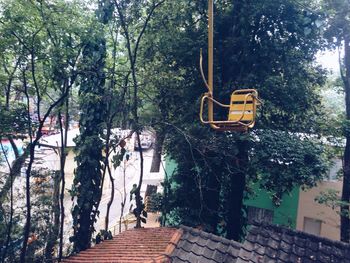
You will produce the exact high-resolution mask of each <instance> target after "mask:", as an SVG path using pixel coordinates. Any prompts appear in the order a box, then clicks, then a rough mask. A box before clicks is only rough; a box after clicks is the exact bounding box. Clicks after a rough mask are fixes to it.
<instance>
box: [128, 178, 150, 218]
mask: <svg viewBox="0 0 350 263" xmlns="http://www.w3.org/2000/svg"><path fill="white" fill-rule="evenodd" d="M133 196H135V201H136V207H135V208H134V209H133V210H132V212H133V214H134V216H135V217H136V218H138V217H139V218H140V220H141V222H142V223H144V224H146V220H147V211H146V210H145V204H144V203H143V198H142V196H141V195H140V189H139V188H138V187H137V185H136V184H133V186H132V189H131V190H130V201H131V200H132V199H133Z"/></svg>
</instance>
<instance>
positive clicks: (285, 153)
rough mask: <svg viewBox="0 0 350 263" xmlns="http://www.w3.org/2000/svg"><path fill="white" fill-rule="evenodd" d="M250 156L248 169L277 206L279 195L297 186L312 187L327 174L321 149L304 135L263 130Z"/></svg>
mask: <svg viewBox="0 0 350 263" xmlns="http://www.w3.org/2000/svg"><path fill="white" fill-rule="evenodd" d="M256 136H257V139H256V141H255V143H254V148H253V149H252V152H251V165H253V166H254V167H255V169H256V171H257V176H256V178H251V179H253V180H256V181H258V182H259V183H260V184H261V185H262V187H264V188H265V189H266V190H268V191H270V192H271V193H272V194H273V196H274V200H275V201H276V202H277V203H280V201H281V200H280V198H281V197H282V194H283V193H286V192H289V191H290V190H291V189H293V188H294V187H299V186H300V185H302V186H304V187H313V186H315V185H316V183H317V182H318V181H319V180H320V179H322V178H323V175H325V174H326V172H327V171H328V166H327V162H325V160H327V156H326V152H325V149H324V147H322V146H321V145H320V142H319V141H317V139H312V138H308V137H307V136H306V134H300V135H298V134H292V133H288V132H281V131H273V130H266V129H265V130H263V131H257V132H256Z"/></svg>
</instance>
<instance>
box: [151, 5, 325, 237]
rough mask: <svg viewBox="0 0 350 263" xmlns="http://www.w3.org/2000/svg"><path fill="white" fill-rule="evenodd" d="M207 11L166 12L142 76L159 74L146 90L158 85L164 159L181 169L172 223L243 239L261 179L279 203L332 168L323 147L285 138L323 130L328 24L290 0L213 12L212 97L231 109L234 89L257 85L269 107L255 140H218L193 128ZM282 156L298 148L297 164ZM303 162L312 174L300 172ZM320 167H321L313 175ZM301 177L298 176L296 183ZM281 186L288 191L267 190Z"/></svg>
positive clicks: (221, 136)
mask: <svg viewBox="0 0 350 263" xmlns="http://www.w3.org/2000/svg"><path fill="white" fill-rule="evenodd" d="M206 4H207V3H206V1H199V2H196V3H193V4H191V5H188V3H187V2H185V1H184V2H182V1H176V3H173V2H172V3H167V4H165V5H164V6H163V8H162V9H161V11H160V12H159V14H158V16H157V17H156V18H155V22H154V24H152V27H151V29H150V32H151V33H150V35H149V39H152V42H151V40H150V42H148V43H149V44H148V45H147V46H146V48H145V52H144V56H145V57H146V59H147V60H146V61H147V62H148V63H147V65H146V67H145V68H146V69H150V72H146V73H145V75H146V74H147V75H149V76H155V75H157V76H160V77H159V78H155V79H156V80H155V81H154V82H153V81H152V82H151V83H150V85H154V84H157V85H156V86H155V87H156V89H157V90H158V91H159V94H162V98H158V103H159V104H161V105H166V107H165V109H162V110H163V111H166V116H167V117H168V119H167V121H166V123H163V127H164V129H166V130H167V134H168V139H167V142H166V152H167V154H168V155H170V156H171V158H172V159H174V160H175V161H176V163H177V165H178V167H177V170H176V172H175V175H174V176H173V178H171V192H170V200H169V207H168V209H167V210H168V211H169V215H168V220H169V221H168V222H170V221H171V222H177V223H179V222H180V223H181V222H182V223H184V224H190V225H201V226H202V227H204V228H205V229H207V230H209V231H212V232H215V233H219V234H222V235H224V236H226V237H228V238H233V239H236V240H238V239H239V237H240V235H241V233H242V226H243V224H244V222H243V220H242V218H243V212H242V209H243V204H242V200H243V198H244V196H245V195H246V192H245V189H246V186H247V184H248V182H250V181H251V180H256V179H257V178H259V179H261V180H262V187H265V188H267V189H269V190H270V191H272V193H273V194H274V196H276V199H275V201H276V202H277V203H278V200H279V197H280V194H281V193H283V192H289V191H291V190H292V188H293V187H295V186H297V185H303V184H305V185H307V186H312V185H314V183H315V180H317V179H319V178H320V177H321V176H322V174H323V173H324V172H325V170H326V169H325V166H324V165H323V158H322V157H323V156H322V155H321V154H320V153H321V152H322V148H320V147H319V146H317V145H316V144H315V142H313V141H312V139H302V138H301V137H299V136H296V135H290V133H289V132H292V133H304V134H314V133H318V132H319V128H318V126H317V122H316V120H317V119H318V116H319V115H320V114H319V113H318V108H319V107H318V106H319V97H318V89H319V87H320V86H321V85H322V84H323V82H324V79H325V78H324V72H323V71H322V70H321V69H320V68H319V67H316V66H314V65H313V64H312V63H313V59H314V57H315V54H316V52H317V51H318V50H319V49H320V48H322V47H323V45H324V42H323V40H322V38H321V37H320V33H321V30H320V26H321V24H320V23H321V21H322V16H321V15H319V14H316V13H309V12H306V11H305V10H302V9H301V8H300V6H299V5H297V4H296V3H295V2H293V1H287V2H286V1H268V0H266V1H233V2H226V1H225V2H220V3H217V4H216V6H215V21H216V24H215V29H216V31H215V38H214V39H215V44H214V46H215V47H216V49H215V55H214V57H215V58H217V61H214V62H215V63H214V65H215V68H214V72H216V74H214V75H215V76H216V78H215V79H214V83H215V85H214V86H215V93H214V96H215V97H216V99H218V100H219V101H222V102H224V103H225V102H227V101H228V98H229V95H230V93H231V92H232V89H238V88H249V87H254V88H257V89H258V91H259V93H260V95H261V97H262V98H263V100H264V105H263V107H262V108H261V109H260V114H259V118H258V125H257V130H256V131H255V132H252V133H250V134H235V133H218V132H215V131H212V130H209V129H208V128H206V127H203V126H202V125H200V124H199V121H198V122H197V121H196V120H197V119H198V108H199V105H198V103H199V97H200V95H201V93H202V92H204V88H201V87H203V84H202V80H201V79H200V73H199V71H198V53H199V48H200V47H205V46H206V34H207V33H206V27H207V21H206ZM170 10H171V11H170ZM174 10H175V11H174ZM176 10H179V12H176ZM153 58H154V59H153ZM158 61H161V62H160V63H159V64H158ZM157 65H158V67H157ZM266 65H268V66H266ZM161 80H163V81H164V82H163V83H161ZM172 87H174V88H173V89H172ZM159 110H161V109H159ZM215 112H216V113H217V118H218V119H219V118H220V117H221V119H224V118H226V116H225V114H226V113H224V112H221V111H220V110H219V109H215ZM310 119H311V120H313V121H312V122H310V121H309V120H310ZM160 122H162V121H160ZM259 131H260V132H259ZM287 131H288V132H287ZM262 135H266V136H262ZM270 136H271V137H270ZM306 137H308V136H306ZM268 142H270V143H271V142H275V143H276V147H274V150H275V151H271V152H269V151H266V149H265V148H266V145H268ZM283 149H299V150H298V153H299V155H300V156H296V155H293V152H292V150H291V151H285V152H283V151H282V150H283ZM304 150H305V151H304ZM276 151H277V155H275V154H276ZM261 157H263V158H261ZM286 157H288V158H286ZM281 158H282V159H281ZM287 159H289V162H288V161H287ZM264 160H265V161H266V162H265V161H264ZM303 160H304V161H303ZM281 161H282V163H280V162H281ZM309 161H310V162H309ZM264 162H265V163H264ZM305 164H307V165H308V167H310V170H308V169H309V168H308V169H306V170H304V169H301V166H303V165H305ZM315 164H317V165H320V166H319V168H318V169H315V170H312V169H311V166H312V165H315ZM267 165H268V167H269V168H271V169H268V168H267ZM309 165H310V166H309ZM272 168H273V169H272ZM287 168H288V170H286V174H284V173H282V171H283V169H287ZM289 169H290V170H289ZM295 172H297V173H298V176H294V177H293V176H291V175H292V174H293V173H295ZM311 172H315V175H314V177H312V180H310V178H309V176H310V173H311ZM276 178H279V179H280V180H281V181H280V182H283V183H280V182H279V183H278V184H272V183H271V184H269V182H276ZM286 182H288V183H286Z"/></svg>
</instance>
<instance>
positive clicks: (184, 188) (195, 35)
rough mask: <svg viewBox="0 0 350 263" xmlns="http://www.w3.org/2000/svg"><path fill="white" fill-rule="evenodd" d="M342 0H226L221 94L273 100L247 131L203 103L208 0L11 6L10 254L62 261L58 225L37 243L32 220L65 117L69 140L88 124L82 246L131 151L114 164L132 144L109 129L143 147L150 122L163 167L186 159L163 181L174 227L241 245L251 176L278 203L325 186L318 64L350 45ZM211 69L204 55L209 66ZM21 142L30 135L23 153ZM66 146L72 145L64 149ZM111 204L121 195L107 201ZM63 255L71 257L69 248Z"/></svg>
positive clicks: (219, 29)
mask: <svg viewBox="0 0 350 263" xmlns="http://www.w3.org/2000/svg"><path fill="white" fill-rule="evenodd" d="M340 2H342V1H339V3H338V1H326V0H325V1H324V3H325V4H327V6H328V9H327V11H328V13H327V12H325V11H323V12H321V11H319V12H316V11H315V10H314V11H313V10H312V8H308V5H309V4H310V3H308V1H294V0H251V1H247V0H243V1H242V0H232V1H228V0H222V1H215V5H214V12H215V16H214V17H215V18H214V29H215V30H214V47H215V48H214V98H215V99H217V100H218V101H220V102H222V103H225V104H226V103H228V102H229V97H230V94H231V93H232V91H233V90H237V89H242V88H255V89H257V90H258V92H259V97H261V99H262V102H263V103H262V105H261V106H260V107H259V110H258V117H257V123H256V126H255V128H254V129H252V130H251V131H249V132H247V133H237V132H217V131H214V130H211V129H210V128H209V127H207V126H205V125H202V124H201V123H200V121H199V116H198V114H199V104H200V97H201V95H202V94H203V93H204V92H205V91H206V88H205V85H204V83H203V80H202V78H201V74H200V71H199V52H200V48H203V53H204V55H207V54H206V53H207V52H208V51H207V27H208V26H207V23H208V21H207V20H208V14H207V1H206V0H200V1H187V0H177V1H170V0H159V1H155V0H152V1H146V0H134V1H131V0H127V1H119V0H99V1H92V2H91V3H90V4H87V3H86V1H83V0H74V1H64V0H55V1H20V0H15V1H10V0H0V7H1V11H0V35H1V39H0V123H1V127H0V139H8V140H9V141H10V143H11V144H12V146H13V149H14V152H15V161H14V162H13V164H12V165H11V164H10V165H9V170H10V171H9V172H6V178H4V180H1V181H0V233H1V235H0V247H4V248H5V249H4V250H3V251H5V252H0V259H1V260H3V259H4V260H5V259H11V260H12V259H13V260H17V261H18V260H20V261H22V262H24V261H25V260H26V259H27V260H29V259H30V258H31V257H32V256H33V255H34V253H35V251H37V250H38V249H40V248H43V247H45V250H46V252H47V253H46V256H45V260H52V257H53V256H54V254H55V253H54V252H55V251H56V250H57V249H55V247H57V246H58V239H59V237H58V234H59V233H58V232H59V231H58V229H54V228H53V227H51V228H50V229H49V232H50V235H49V236H50V242H48V241H47V242H46V241H43V240H39V241H40V242H39V241H38V242H37V243H36V244H37V245H35V244H34V245H33V244H32V243H30V242H29V241H28V240H29V238H30V235H32V234H33V233H32V232H33V231H36V230H35V229H37V228H36V227H35V226H34V225H33V224H32V221H34V220H37V218H38V217H37V216H36V215H33V217H32V211H37V210H35V209H34V210H32V208H33V204H34V200H33V199H31V197H33V196H35V195H34V193H33V189H32V181H31V180H32V179H31V178H32V177H33V174H35V172H33V171H32V164H33V162H34V161H35V158H36V157H35V149H36V148H35V147H36V146H37V145H38V144H39V140H40V137H42V135H43V132H42V128H43V126H44V124H45V121H46V120H47V119H48V118H49V117H53V116H55V117H57V118H58V119H59V120H60V121H59V125H58V126H59V127H60V131H61V134H63V125H62V120H64V121H65V122H66V123H65V127H66V128H67V127H68V123H69V120H70V118H72V119H76V120H79V130H80V135H79V136H78V137H77V138H76V139H75V143H76V152H75V153H76V163H77V169H76V170H75V177H74V180H73V185H72V187H71V189H70V194H71V197H72V199H73V202H74V203H73V204H74V205H73V208H72V215H73V222H72V223H73V230H72V231H71V232H73V234H72V237H71V241H72V242H73V243H74V244H73V250H74V251H75V252H79V251H81V250H84V249H86V248H88V247H89V246H90V245H91V241H92V239H93V235H94V230H95V226H94V224H95V222H96V220H97V218H98V216H99V204H100V201H101V196H102V190H103V179H104V175H105V174H106V171H108V173H109V174H110V177H109V178H110V180H111V181H112V184H113V180H119V178H117V179H114V178H113V177H112V176H111V172H110V169H111V167H110V163H109V156H110V155H109V154H111V156H112V155H113V153H112V152H113V150H115V149H116V148H117V147H119V146H120V149H122V150H121V152H122V153H123V154H119V155H118V154H117V155H116V157H115V158H114V160H119V164H120V162H121V161H122V160H123V158H124V154H125V151H126V150H125V149H124V148H123V147H124V146H125V145H123V146H121V145H120V142H122V141H123V140H121V141H119V139H120V138H119V137H118V138H117V137H116V138H113V137H112V135H111V130H112V128H115V127H123V128H130V129H131V130H132V131H133V132H135V133H136V135H137V136H136V138H137V141H138V146H139V148H141V147H140V136H139V135H140V133H141V132H142V130H143V129H144V128H145V127H147V129H152V130H153V131H154V134H155V135H156V137H157V140H156V143H155V145H156V146H155V153H156V156H155V158H154V164H152V172H155V171H158V170H159V169H161V168H160V162H161V159H162V158H161V157H162V154H165V155H166V156H167V158H168V159H172V160H173V161H175V162H176V164H177V168H176V170H175V173H174V174H173V175H172V176H171V177H170V178H168V177H166V178H165V180H164V195H163V211H162V212H163V215H162V216H163V223H164V224H167V225H178V224H181V223H182V224H185V225H191V226H201V227H202V228H203V229H205V230H207V231H210V232H213V233H216V234H220V235H222V236H225V237H228V238H230V239H235V240H239V239H240V238H241V237H242V233H243V229H244V224H245V211H244V209H245V208H244V206H243V200H244V198H246V197H248V196H249V193H250V190H251V189H250V186H251V184H252V183H256V182H258V184H259V185H260V187H261V188H263V189H265V190H267V191H268V193H270V194H271V198H272V200H273V202H274V204H275V205H276V206H278V205H280V203H281V197H282V195H283V194H284V193H289V192H290V191H292V190H293V189H294V188H295V187H299V186H302V187H312V186H315V184H316V183H317V181H318V180H319V179H320V178H322V175H323V174H324V173H325V172H326V169H327V156H326V155H327V151H326V146H325V145H322V144H321V143H320V141H319V138H320V137H321V136H323V135H324V134H326V135H329V134H331V135H332V134H334V133H332V132H333V131H332V129H328V128H329V127H326V126H327V124H328V123H329V122H328V121H329V119H327V118H328V115H327V114H324V113H325V111H324V109H323V107H322V104H321V97H320V94H321V90H322V89H323V87H324V85H325V83H326V72H325V71H324V70H323V69H322V68H321V66H320V65H317V63H316V62H315V58H316V54H317V52H318V51H320V50H323V49H325V48H327V47H328V46H340V45H341V44H342V43H343V42H341V41H349V39H350V38H349V35H350V34H349V32H348V31H349V26H348V25H349V23H348V22H349V21H348V20H347V19H348V16H347V15H348V13H347V12H346V10H348V6H347V5H346V4H344V3H340ZM344 6H345V7H346V8H345V7H344ZM343 7H344V8H343ZM326 23H328V24H326ZM324 29H327V31H326V34H324V32H323V30H324ZM348 51H349V50H348ZM204 57H205V56H204ZM348 60H349V57H347V56H346V57H345V60H344V63H343V64H344V67H345V68H346V67H347V68H346V69H347V70H345V71H342V73H343V75H342V77H343V78H342V80H343V82H344V83H345V84H349V83H350V80H349V76H348V74H346V72H348V71H350V70H348V68H350V62H349V61H348ZM206 64H207V60H206V59H204V68H206V66H207V65H206ZM205 74H206V70H205ZM345 86H346V85H345ZM346 98H347V102H348V101H349V96H347V97H346ZM70 102H72V103H70ZM214 111H215V118H216V119H222V120H223V119H226V118H227V112H226V111H224V110H223V109H221V108H219V107H215V110H214ZM348 111H349V109H347V112H348ZM347 115H349V114H347ZM347 119H349V116H347ZM344 123H345V125H343V126H344V127H348V125H347V121H345V122H344ZM333 126H334V125H333ZM326 128H327V129H326ZM331 128H332V127H331ZM344 131H347V129H344ZM16 138H23V139H24V141H25V144H24V152H23V154H22V153H20V152H19V151H18V149H17V148H16V143H15V139H16ZM62 138H63V137H62ZM65 143H66V141H65V139H62V142H61V146H62V148H61V151H60V155H61V157H62V156H65V155H66V152H65V150H64V145H65ZM120 149H119V150H120ZM349 149H350V148H349ZM1 152H2V151H1V149H0V153H1ZM21 154H22V155H21ZM1 156H4V155H3V154H1ZM139 156H140V170H141V171H140V179H139V182H138V184H137V185H136V186H135V187H134V188H133V189H132V192H131V193H132V195H134V194H135V198H136V204H137V206H136V208H135V209H134V213H135V215H136V216H137V219H138V222H137V226H141V219H142V220H143V221H145V219H144V218H142V217H141V215H142V214H143V215H144V216H146V215H147V213H145V211H144V204H143V203H142V198H141V195H140V189H141V185H142V177H143V174H144V171H143V154H142V150H141V151H140V153H139ZM27 158H28V162H27V163H28V164H26V163H25V160H26V159H27ZM111 159H113V158H111ZM0 162H1V158H0ZM117 166H118V165H117ZM21 167H24V168H25V169H26V178H25V186H24V187H25V190H26V196H25V203H26V207H25V209H24V214H25V216H26V218H24V217H23V215H22V217H18V216H17V215H18V213H17V211H14V203H13V201H14V196H13V185H14V182H15V181H16V180H18V179H17V178H18V176H19V175H20V170H21ZM60 169H61V173H60V174H59V173H54V176H52V180H54V185H55V189H56V190H55V193H56V194H54V195H55V196H53V197H51V198H52V200H48V202H47V203H45V205H46V206H45V209H47V211H51V210H50V209H53V210H55V209H56V210H59V208H57V202H59V201H58V200H57V199H58V194H57V189H58V188H57V187H58V186H59V185H60V184H61V186H62V189H61V191H62V192H61V193H62V195H61V201H60V202H61V208H60V209H61V211H60V212H61V213H60V216H58V215H59V213H58V212H57V211H56V212H52V213H56V214H55V216H54V217H55V221H54V222H55V223H56V224H57V223H58V222H59V221H60V223H61V225H62V226H63V222H64V218H65V217H64V216H65V215H64V209H63V208H64V207H63V203H64V202H63V200H64V160H63V159H61V166H60ZM62 171H63V172H62ZM45 174H46V173H45ZM50 176H51V175H50ZM106 178H107V177H106ZM113 189H114V188H113ZM129 190H131V189H129ZM248 190H249V191H248ZM112 195H113V194H112ZM45 198H46V196H45ZM345 199H346V200H348V199H349V196H348V195H347V196H345V197H344V200H345ZM112 201H113V196H112V197H111V199H110V203H109V207H110V205H111V202H112ZM55 203H56V206H55ZM123 205H125V201H124V204H123ZM343 208H344V209H345V210H348V207H345V206H344V207H343ZM45 211H46V210H45ZM48 213H51V212H48ZM108 213H109V212H107V216H106V217H107V219H106V222H107V223H106V229H105V230H106V231H107V230H108V216H109V215H108ZM43 214H44V213H43ZM43 216H44V217H45V215H43ZM345 219H346V218H343V220H345ZM38 220H40V219H38ZM346 220H348V218H347V219H346ZM17 222H21V223H23V225H24V227H23V229H21V227H20V226H21V224H17ZM45 222H47V223H48V224H50V223H51V224H52V223H53V221H50V220H47V221H45ZM344 222H345V221H344ZM347 222H348V221H347ZM15 225H16V226H15ZM61 228H62V229H63V227H61ZM62 229H61V230H60V231H61V233H60V235H61V243H62V240H63V230H62ZM21 244H22V245H21ZM21 246H22V248H21V250H22V251H21V255H20V259H19V250H20V247H21ZM27 248H28V249H27ZM27 250H28V251H27ZM14 251H15V253H12V252H14ZM60 251H61V252H60V255H59V258H61V256H62V246H61V248H60ZM16 252H18V253H16ZM10 254H11V255H10ZM29 254H30V255H29ZM9 257H10V258H9Z"/></svg>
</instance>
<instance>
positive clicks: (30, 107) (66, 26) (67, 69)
mask: <svg viewBox="0 0 350 263" xmlns="http://www.w3.org/2000/svg"><path fill="white" fill-rule="evenodd" d="M1 4H2V7H3V11H2V13H1V20H0V22H1V25H2V30H3V32H5V36H6V38H5V39H4V42H2V44H4V43H6V41H13V43H14V44H13V45H10V46H6V47H7V50H10V51H11V52H12V53H13V54H15V55H12V57H13V58H18V59H16V60H15V61H17V60H18V61H19V62H18V65H17V64H11V63H12V61H10V60H8V61H6V62H7V63H8V64H7V66H8V67H11V66H12V67H13V65H15V67H13V70H7V71H8V72H12V73H11V74H8V76H9V77H13V76H15V79H14V80H15V81H12V82H10V81H9V82H8V83H9V85H8V86H7V88H6V95H7V101H8V103H9V104H13V102H12V101H13V100H14V99H17V100H18V99H19V98H21V97H24V103H25V110H26V124H25V125H26V129H27V134H26V137H27V138H28V141H29V145H28V146H27V147H26V149H25V152H24V154H23V156H21V158H17V159H18V160H21V162H22V163H21V164H20V165H17V166H13V168H12V170H14V171H19V170H20V168H21V166H22V165H23V163H24V160H25V159H26V157H27V156H29V160H28V165H27V166H26V188H25V189H26V208H27V211H26V219H25V227H24V231H23V243H22V250H21V257H20V261H21V262H24V261H25V260H26V253H27V248H28V246H29V242H28V240H29V236H30V235H31V231H33V229H34V228H33V225H32V224H31V220H32V219H33V217H32V214H31V209H32V200H31V191H30V188H31V185H30V178H31V177H32V168H33V164H34V162H35V159H36V157H35V149H36V147H37V145H38V144H39V140H40V138H41V137H42V135H43V133H42V128H43V126H44V124H45V121H46V119H47V118H48V117H49V116H50V115H51V113H52V112H53V110H54V109H55V108H57V107H58V106H61V105H62V104H63V102H64V100H65V98H66V97H67V96H68V95H69V92H70V89H71V87H72V86H73V85H74V82H75V79H76V77H77V70H76V64H77V62H78V59H79V55H80V51H81V47H82V46H81V43H80V38H79V35H80V34H81V31H82V26H81V25H82V23H76V22H80V21H79V18H81V16H80V15H79V14H80V13H81V12H80V11H81V10H79V12H77V11H78V10H76V8H78V9H79V6H78V5H74V6H73V5H72V4H67V3H65V2H64V1H57V2H56V3H54V4H47V3H44V2H35V3H34V2H26V3H24V2H20V1H3V2H2V3H1ZM71 14H76V16H75V18H76V20H75V21H72V19H70V17H71ZM16 63H17V62H16ZM5 71H6V70H5ZM9 80H10V78H9ZM10 178H11V176H10ZM11 181H12V182H13V180H11ZM56 233H57V232H56ZM54 235H55V237H53V239H54V242H53V246H54V245H55V243H56V240H57V234H54ZM49 247H50V246H48V247H47V249H48V253H47V254H48V255H50V254H51V252H52V251H50V250H52V249H53V248H52V247H51V248H49Z"/></svg>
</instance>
